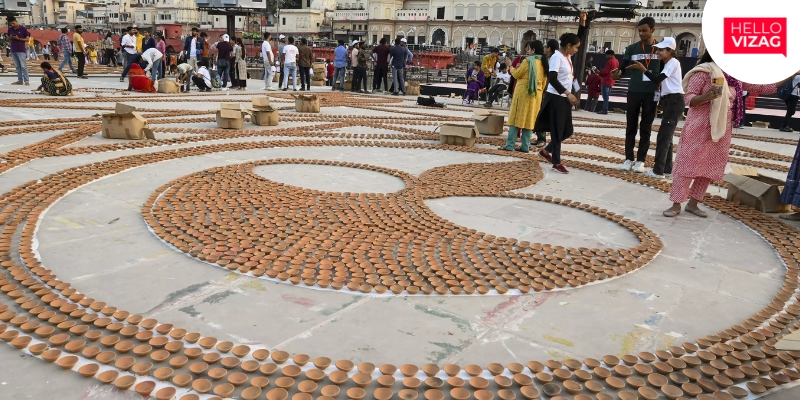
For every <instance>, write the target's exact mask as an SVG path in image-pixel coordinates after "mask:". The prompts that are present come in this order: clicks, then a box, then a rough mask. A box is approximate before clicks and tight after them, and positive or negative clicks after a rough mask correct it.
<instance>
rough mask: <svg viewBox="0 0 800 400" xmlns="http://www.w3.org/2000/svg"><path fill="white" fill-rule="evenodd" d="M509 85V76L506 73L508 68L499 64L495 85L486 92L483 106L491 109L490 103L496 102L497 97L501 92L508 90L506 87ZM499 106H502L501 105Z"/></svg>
mask: <svg viewBox="0 0 800 400" xmlns="http://www.w3.org/2000/svg"><path fill="white" fill-rule="evenodd" d="M510 84H511V74H509V73H508V66H506V65H505V64H500V67H499V68H498V71H497V77H496V83H495V84H494V86H492V87H491V88H490V89H489V90H488V91H487V92H486V95H487V98H486V103H485V104H484V105H483V106H484V107H491V106H492V103H494V101H495V100H497V97H498V96H497V95H498V94H500V92H501V91H503V90H506V89H508V85H510ZM500 105H501V106H502V103H501V104H500Z"/></svg>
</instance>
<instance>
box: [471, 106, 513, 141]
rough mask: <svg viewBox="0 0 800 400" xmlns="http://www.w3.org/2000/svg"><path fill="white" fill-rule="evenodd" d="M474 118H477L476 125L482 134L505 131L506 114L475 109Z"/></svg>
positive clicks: (494, 134) (495, 133)
mask: <svg viewBox="0 0 800 400" xmlns="http://www.w3.org/2000/svg"><path fill="white" fill-rule="evenodd" d="M472 118H473V119H475V127H476V128H478V133H480V134H481V135H493V136H497V135H500V134H502V133H503V123H504V122H505V114H500V113H497V112H492V111H489V110H475V115H473V116H472Z"/></svg>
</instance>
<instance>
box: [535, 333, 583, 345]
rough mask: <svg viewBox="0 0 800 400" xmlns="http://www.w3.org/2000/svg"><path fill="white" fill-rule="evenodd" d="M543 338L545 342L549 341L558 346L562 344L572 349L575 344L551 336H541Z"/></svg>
mask: <svg viewBox="0 0 800 400" xmlns="http://www.w3.org/2000/svg"><path fill="white" fill-rule="evenodd" d="M543 337H544V338H545V339H546V340H549V341H551V342H554V343H558V344H563V345H564V346H569V347H573V346H575V343H573V342H570V341H569V340H567V339H564V338H560V337H557V336H552V335H543Z"/></svg>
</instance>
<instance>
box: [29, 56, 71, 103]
mask: <svg viewBox="0 0 800 400" xmlns="http://www.w3.org/2000/svg"><path fill="white" fill-rule="evenodd" d="M41 67H42V71H44V76H42V85H41V86H39V88H38V89H37V90H41V92H42V93H43V94H46V95H50V96H72V84H71V83H69V80H68V79H67V78H66V77H65V76H64V74H62V73H61V71H59V70H57V69H54V68H53V66H52V65H50V63H49V62H43V63H42V64H41Z"/></svg>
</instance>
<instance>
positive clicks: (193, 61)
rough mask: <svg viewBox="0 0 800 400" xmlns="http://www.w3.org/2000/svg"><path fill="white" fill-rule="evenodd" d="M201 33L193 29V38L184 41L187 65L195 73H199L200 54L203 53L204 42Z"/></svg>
mask: <svg viewBox="0 0 800 400" xmlns="http://www.w3.org/2000/svg"><path fill="white" fill-rule="evenodd" d="M199 35H200V31H198V30H197V28H192V34H191V36H187V37H186V40H184V41H183V56H184V57H185V58H186V63H187V64H189V65H191V66H192V69H193V70H194V71H197V60H199V59H200V57H201V55H200V53H202V52H203V42H202V41H201V40H200V37H199Z"/></svg>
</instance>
